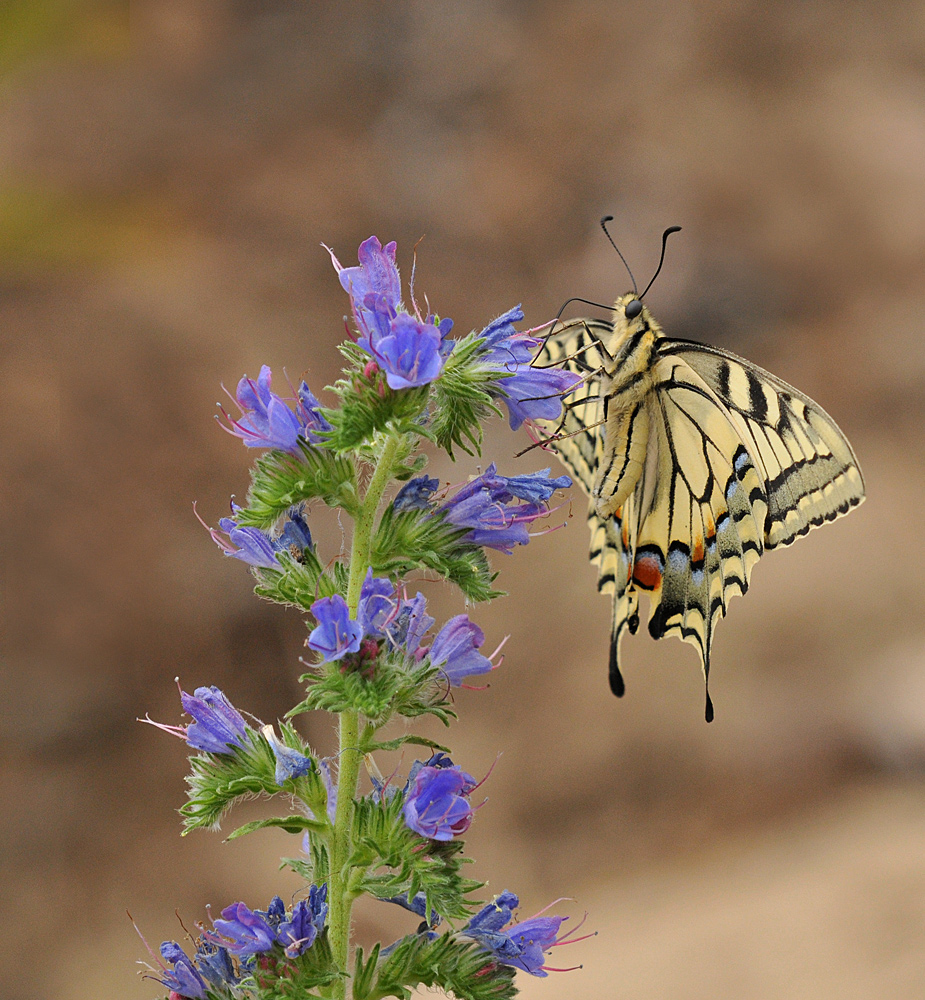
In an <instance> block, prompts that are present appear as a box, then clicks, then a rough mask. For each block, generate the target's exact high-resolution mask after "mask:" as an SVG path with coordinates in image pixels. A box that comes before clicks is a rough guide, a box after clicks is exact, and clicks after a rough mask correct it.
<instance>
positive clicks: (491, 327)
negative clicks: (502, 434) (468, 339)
mask: <svg viewBox="0 0 925 1000" xmlns="http://www.w3.org/2000/svg"><path fill="white" fill-rule="evenodd" d="M523 318H524V314H523V310H522V309H521V308H520V306H515V307H514V308H513V309H509V310H508V311H507V312H506V313H504V314H503V315H501V316H499V317H498V318H497V319H495V320H492V322H491V323H489V324H488V326H486V327H485V329H484V330H482V332H481V334H480V336H481V337H482V338H483V339H484V341H485V343H484V345H483V348H482V350H483V351H484V352H485V353H484V354H483V355H482V357H481V362H482V364H484V365H487V366H488V367H490V368H494V369H496V370H497V371H498V372H500V373H503V374H507V375H509V376H510V377H508V378H505V379H501V380H500V381H499V382H498V383H497V384H496V386H495V387H494V389H493V390H490V391H492V392H493V393H494V394H497V395H498V396H499V397H500V398H501V400H502V402H503V403H504V404H505V405H506V406H507V408H508V414H509V418H510V424H511V430H514V431H516V430H517V428H518V427H520V425H521V424H522V423H523V422H524V421H525V420H555V419H556V418H557V417H558V416H559V414H560V413H561V412H562V397H563V396H566V395H568V393H570V392H571V391H572V390H573V389H575V388H576V387H577V386H578V385H579V384H580V383H581V381H582V377H581V376H580V375H575V374H573V373H572V372H567V371H563V370H562V369H561V368H532V367H531V360H532V352H533V350H534V349H535V348H536V347H537V346H539V344H540V343H541V341H542V338H540V337H531V336H530V335H529V334H527V333H521V332H519V331H518V330H515V329H514V324H515V323H518V322H520V320H522V319H523Z"/></svg>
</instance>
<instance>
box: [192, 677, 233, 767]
mask: <svg viewBox="0 0 925 1000" xmlns="http://www.w3.org/2000/svg"><path fill="white" fill-rule="evenodd" d="M180 701H181V702H182V704H183V710H184V711H185V712H186V714H187V715H190V716H192V717H193V722H192V724H191V725H189V726H187V727H186V734H185V735H186V742H187V743H188V744H189V745H190V746H191V747H193V748H195V749H196V750H204V751H205V752H206V753H231V752H232V748H233V747H240V749H242V750H246V749H247V742H246V739H247V723H246V722H245V721H244V719H243V718H242V716H241V713H240V712H239V711H238V710H237V709H236V708H235V707H234V705H232V704H231V702H230V701H229V700H228V699H227V698H226V697H225V695H224V694H222V692H221V691H220V690H219V689H218V688H217V687H199V688H196V691H195V694H187V693H186V692H185V691H181V692H180Z"/></svg>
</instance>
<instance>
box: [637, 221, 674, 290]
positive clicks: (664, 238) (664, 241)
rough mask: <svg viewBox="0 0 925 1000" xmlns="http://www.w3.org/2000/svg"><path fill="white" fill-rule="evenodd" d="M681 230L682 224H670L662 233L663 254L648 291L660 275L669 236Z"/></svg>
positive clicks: (647, 287) (647, 288)
mask: <svg viewBox="0 0 925 1000" xmlns="http://www.w3.org/2000/svg"><path fill="white" fill-rule="evenodd" d="M680 232H681V227H680V226H669V227H668V228H667V229H666V230H665V232H663V233H662V256H661V257H660V258H659V262H658V267H657V268H656V269H655V274H653V275H652V280H651V281H650V282H649V284H648V285H646V292H647V291H648V290H649V289H650V288H651V287H652V286H653V285H654V284H655V279H656V278H657V277H658V272H659V271H661V269H662V264H664V263H665V247H667V246H668V237H669V236H670V235H671V234H672V233H680ZM646 292H643V293H642V295H640V296H639V298H640V299H641V298H643V296H644V295H645V294H646Z"/></svg>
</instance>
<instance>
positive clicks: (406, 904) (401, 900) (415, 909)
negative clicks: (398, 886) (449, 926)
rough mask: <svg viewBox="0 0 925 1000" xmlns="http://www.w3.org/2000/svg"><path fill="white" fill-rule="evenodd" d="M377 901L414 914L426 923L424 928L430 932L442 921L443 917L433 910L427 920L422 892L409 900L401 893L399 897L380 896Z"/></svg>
mask: <svg viewBox="0 0 925 1000" xmlns="http://www.w3.org/2000/svg"><path fill="white" fill-rule="evenodd" d="M379 899H380V901H381V902H383V903H395V904H396V905H398V906H401V907H402V908H403V909H405V910H410V911H411V913H416V914H417V915H418V916H419V917H421V918H423V919H424V920H425V921H426V926H427V927H429V928H430V929H431V930H433V929H434V928H435V927H437V926H438V925H439V924H440V923H441V922H442V921H443V917H441V916H440V914H439V913H437V911H436V910H434V909H432V910H431V911H430V918H429V919H428V915H427V896H426V895H425V894H424V893H423V892H419V893H416V894H415V895H414V896H413V897H412V898H411V899H409V898H408V893H407V892H403V893H402V894H401V895H400V896H388V897H383V896H380V897H379Z"/></svg>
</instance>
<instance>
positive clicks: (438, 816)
mask: <svg viewBox="0 0 925 1000" xmlns="http://www.w3.org/2000/svg"><path fill="white" fill-rule="evenodd" d="M475 787H476V780H475V778H473V777H472V775H471V774H466V772H465V771H463V770H462V768H460V767H459V766H458V765H455V764H453V765H451V766H448V767H432V766H427V765H425V766H423V767H421V768H420V770H418V771H417V773H416V774H415V775H414V777H413V778H410V777H409V780H408V788H407V789H406V791H405V802H404V805H403V806H402V813H403V815H404V817H405V823H407V825H408V826H409V827H410V828H411V829H412V830H414V832H415V833H419V834H420V835H421V836H422V837H427V838H428V840H452V839H453V837H458V836H459V835H460V834H463V833H465V832H466V830H468V829H469V824H470V823H471V822H472V816H473V811H472V806H471V805H470V804H469V799H468V795H469V793H470V792H471V791H472V790H473V789H474V788H475Z"/></svg>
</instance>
